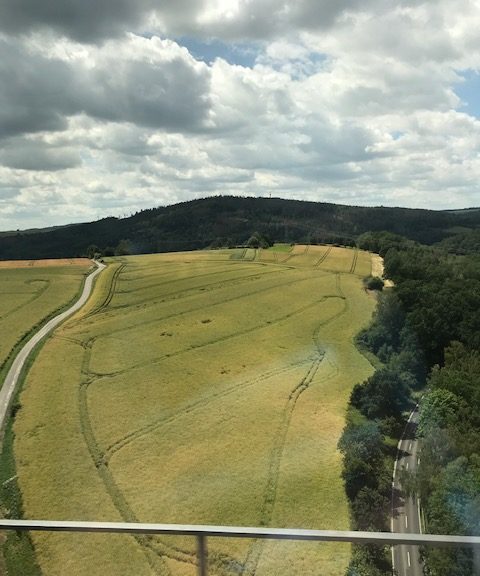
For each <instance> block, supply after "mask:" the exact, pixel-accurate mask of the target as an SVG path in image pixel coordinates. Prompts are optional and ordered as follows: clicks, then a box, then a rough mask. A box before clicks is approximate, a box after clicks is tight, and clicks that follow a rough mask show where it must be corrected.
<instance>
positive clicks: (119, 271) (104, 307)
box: [82, 264, 126, 319]
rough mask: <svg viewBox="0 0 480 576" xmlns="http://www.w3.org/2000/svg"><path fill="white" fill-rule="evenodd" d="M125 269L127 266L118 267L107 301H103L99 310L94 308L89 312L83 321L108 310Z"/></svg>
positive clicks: (109, 288) (111, 281) (111, 282)
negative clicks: (119, 278)
mask: <svg viewBox="0 0 480 576" xmlns="http://www.w3.org/2000/svg"><path fill="white" fill-rule="evenodd" d="M125 267H126V264H120V265H119V266H118V268H117V269H116V270H115V272H114V273H113V275H112V279H111V280H110V285H109V287H108V292H107V295H106V297H105V299H104V300H103V302H102V303H101V304H100V306H98V307H97V308H94V309H93V310H91V311H90V312H87V314H85V315H84V316H83V317H82V319H85V318H90V317H91V316H95V315H96V314H100V313H101V312H103V311H104V310H106V308H107V307H108V305H109V304H110V302H111V301H112V298H113V295H114V294H115V289H116V286H117V282H118V277H119V276H120V274H121V273H122V271H123V270H124V269H125Z"/></svg>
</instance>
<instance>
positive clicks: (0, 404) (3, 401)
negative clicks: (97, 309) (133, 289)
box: [0, 262, 105, 430]
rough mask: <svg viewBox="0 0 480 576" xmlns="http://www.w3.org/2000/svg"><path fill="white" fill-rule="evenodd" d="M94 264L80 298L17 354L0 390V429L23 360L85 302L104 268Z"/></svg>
mask: <svg viewBox="0 0 480 576" xmlns="http://www.w3.org/2000/svg"><path fill="white" fill-rule="evenodd" d="M95 264H96V265H97V268H96V270H94V271H93V272H92V273H91V274H89V275H88V276H87V278H86V280H85V285H84V287H83V291H82V294H81V296H80V298H79V299H78V300H77V301H76V302H75V304H73V306H71V307H70V308H69V309H68V310H65V312H62V313H61V314H59V315H58V316H55V317H54V318H52V319H51V320H49V321H48V322H47V323H46V324H45V326H43V327H42V328H41V329H40V330H39V331H38V332H36V333H35V334H34V335H33V336H32V337H31V338H30V340H29V341H28V342H27V343H26V344H25V346H24V347H23V348H22V349H21V350H20V352H19V353H18V354H17V356H16V358H15V360H14V361H13V364H12V366H11V367H10V370H9V371H8V373H7V376H6V377H5V381H4V383H3V386H2V388H1V390H0V430H1V429H2V428H3V426H4V424H5V420H6V416H7V413H8V409H9V406H10V402H11V400H12V397H13V393H14V391H15V387H16V385H17V382H18V377H19V376H20V373H21V371H22V368H23V366H24V365H25V361H26V360H27V358H28V356H29V355H30V353H31V352H32V350H33V349H34V348H35V346H36V345H37V344H38V343H39V342H40V340H42V339H43V338H45V336H46V335H47V334H49V333H50V332H51V331H52V330H53V329H54V328H56V327H57V326H58V325H59V324H60V323H61V322H63V321H64V320H65V318H68V316H71V315H72V314H73V313H74V312H76V311H77V310H79V309H80V308H81V307H82V306H83V305H84V304H85V302H86V301H87V299H88V297H89V296H90V293H91V292H92V286H93V280H94V279H95V277H96V276H97V275H98V274H100V272H101V271H102V270H103V269H104V268H105V265H104V264H101V263H100V262H95Z"/></svg>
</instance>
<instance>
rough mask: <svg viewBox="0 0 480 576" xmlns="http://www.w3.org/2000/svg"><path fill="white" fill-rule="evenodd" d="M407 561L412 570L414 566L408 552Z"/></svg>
mask: <svg viewBox="0 0 480 576" xmlns="http://www.w3.org/2000/svg"><path fill="white" fill-rule="evenodd" d="M407 561H408V567H409V568H410V567H411V565H412V562H411V559H410V552H407Z"/></svg>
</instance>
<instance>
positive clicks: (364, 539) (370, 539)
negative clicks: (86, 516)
mask: <svg viewBox="0 0 480 576" xmlns="http://www.w3.org/2000/svg"><path fill="white" fill-rule="evenodd" d="M0 530H15V531H19V530H23V531H45V532H94V533H109V534H137V535H138V534H144V535H155V534H169V535H176V536H179V535H181V536H194V537H196V538H197V557H198V562H197V566H198V574H199V576H207V572H208V552H207V538H208V537H209V536H211V537H215V538H261V539H264V540H304V541H305V540H306V541H313V542H350V543H355V544H384V545H388V546H396V545H401V544H411V545H417V546H418V545H421V546H454V547H458V546H461V547H467V548H476V547H480V537H479V536H448V535H447V536H443V535H438V534H400V533H395V532H356V531H338V530H296V529H286V528H251V527H240V526H201V525H183V524H140V523H129V522H71V521H55V520H6V519H0Z"/></svg>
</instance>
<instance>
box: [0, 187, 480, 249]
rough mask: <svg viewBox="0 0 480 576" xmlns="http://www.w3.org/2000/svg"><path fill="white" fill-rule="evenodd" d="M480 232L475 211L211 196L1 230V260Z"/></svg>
mask: <svg viewBox="0 0 480 576" xmlns="http://www.w3.org/2000/svg"><path fill="white" fill-rule="evenodd" d="M478 228H480V209H479V208H475V209H465V210H454V211H433V210H420V209H409V208H386V207H383V206H380V207H375V208H369V207H361V206H344V205H338V204H329V203H322V202H306V201H301V200H284V199H281V198H249V197H247V198H244V197H237V196H217V197H209V198H204V199H200V200H191V201H189V202H182V203H179V204H174V205H171V206H164V207H158V208H152V209H147V210H143V211H141V212H138V213H137V214H134V215H133V216H130V217H129V218H121V219H119V218H114V217H110V218H104V219H102V220H98V221H96V222H89V223H84V224H70V225H65V226H57V227H53V228H52V227H51V228H46V229H39V230H28V231H24V232H21V231H18V232H8V233H0V259H34V258H68V257H75V256H83V255H86V254H87V252H88V249H89V247H90V250H92V247H98V249H99V250H100V251H102V252H105V250H106V251H107V253H113V252H114V251H117V253H122V252H123V253H138V254H139V253H149V252H169V251H179V250H194V249H199V248H206V247H208V246H211V245H215V246H222V245H228V244H242V243H245V242H246V241H247V240H248V238H249V237H250V236H251V234H252V233H254V232H259V233H260V234H263V235H265V236H267V237H269V238H270V239H271V240H273V241H277V242H306V243H310V242H312V243H321V242H334V243H339V244H354V243H355V241H356V239H357V238H358V237H359V236H360V235H361V234H363V233H365V232H368V231H381V230H385V231H388V232H392V233H394V234H399V235H402V236H406V237H407V238H411V239H412V240H416V241H419V242H422V243H425V244H433V243H436V242H440V241H442V240H444V239H445V238H448V237H450V236H452V235H454V234H455V233H457V232H458V230H459V229H461V230H462V231H464V232H465V231H468V230H475V229H478Z"/></svg>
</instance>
